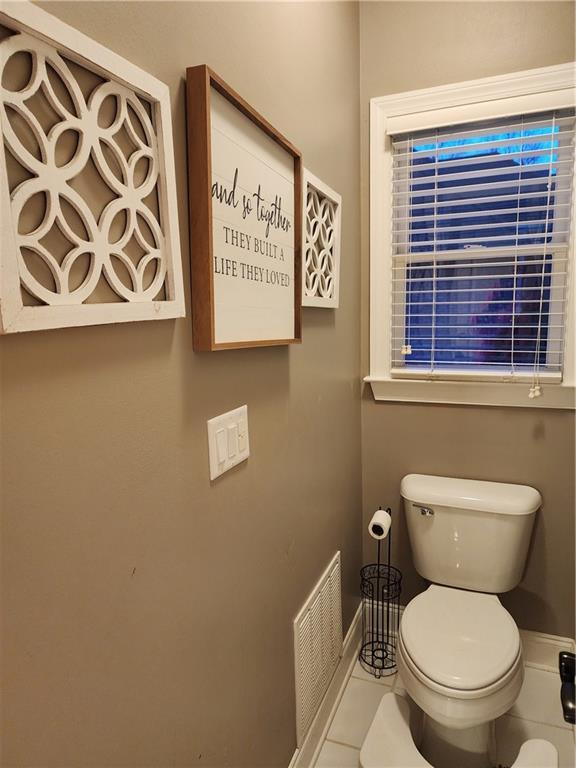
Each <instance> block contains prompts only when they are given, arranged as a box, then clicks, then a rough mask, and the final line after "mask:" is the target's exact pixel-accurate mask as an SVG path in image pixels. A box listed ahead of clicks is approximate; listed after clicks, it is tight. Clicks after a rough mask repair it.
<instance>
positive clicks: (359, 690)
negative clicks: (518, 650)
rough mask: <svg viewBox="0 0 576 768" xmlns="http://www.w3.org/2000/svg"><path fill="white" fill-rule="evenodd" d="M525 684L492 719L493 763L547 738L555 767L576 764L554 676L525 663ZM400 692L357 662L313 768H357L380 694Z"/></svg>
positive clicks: (395, 682)
mask: <svg viewBox="0 0 576 768" xmlns="http://www.w3.org/2000/svg"><path fill="white" fill-rule="evenodd" d="M525 673H526V674H525V678H524V685H523V687H522V691H521V692H520V696H519V698H518V701H517V702H516V704H515V705H514V707H513V708H512V709H511V710H510V712H509V713H508V714H507V715H505V716H504V717H501V718H499V720H498V721H497V723H496V740H497V744H498V761H499V763H501V764H502V765H508V766H509V765H511V764H512V763H513V762H514V760H515V758H516V755H517V754H518V750H519V749H520V745H521V744H522V743H523V742H524V741H526V739H532V738H539V739H547V740H548V741H551V742H552V743H553V744H554V745H555V746H556V748H557V749H558V753H559V755H560V768H575V760H574V729H573V728H572V727H571V726H569V725H568V724H567V723H565V722H564V720H563V719H562V712H561V709H560V703H559V677H558V674H557V673H555V672H552V671H548V670H546V669H542V668H539V665H538V664H535V665H527V666H526V670H525ZM394 690H403V686H402V680H401V679H399V677H398V675H392V676H390V677H383V678H381V679H380V680H376V678H374V677H372V676H371V675H369V674H368V673H367V672H365V671H364V670H363V669H362V667H361V666H360V664H359V663H358V662H356V664H355V666H354V669H353V670H352V675H351V677H350V678H349V679H348V683H347V685H346V688H345V690H344V694H343V696H342V698H341V699H340V703H339V705H338V708H337V710H336V713H335V715H334V718H333V720H332V723H331V724H330V726H329V729H328V733H327V736H326V739H325V741H324V743H323V745H322V750H321V752H320V754H319V756H318V760H317V762H316V766H315V768H358V765H359V763H358V760H359V756H360V747H361V745H362V742H363V740H364V736H365V735H366V732H367V730H368V728H369V727H370V723H371V722H372V718H373V717H374V713H375V712H376V709H377V708H378V704H379V703H380V700H381V698H382V696H383V694H384V693H387V692H389V691H394Z"/></svg>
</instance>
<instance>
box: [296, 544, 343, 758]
mask: <svg viewBox="0 0 576 768" xmlns="http://www.w3.org/2000/svg"><path fill="white" fill-rule="evenodd" d="M341 655H342V596H341V590H340V552H337V553H336V554H335V555H334V557H333V558H332V561H331V562H330V564H329V565H328V567H327V568H326V570H325V571H324V573H323V574H322V576H321V578H320V581H319V582H318V583H317V584H316V586H315V587H314V589H313V590H312V593H311V594H310V596H309V597H308V599H307V600H306V602H305V603H304V605H303V606H302V608H301V610H300V613H299V614H298V616H296V618H295V619H294V659H295V677H296V738H297V742H298V747H300V746H301V745H302V742H303V741H304V737H305V736H306V733H307V732H308V729H309V727H310V725H311V723H312V720H313V719H314V715H315V714H316V712H317V710H318V707H319V705H320V702H321V701H322V697H323V696H324V694H325V693H326V689H327V688H328V684H329V683H330V680H331V679H332V675H333V674H334V670H335V669H336V666H337V664H338V660H339V658H340V656H341Z"/></svg>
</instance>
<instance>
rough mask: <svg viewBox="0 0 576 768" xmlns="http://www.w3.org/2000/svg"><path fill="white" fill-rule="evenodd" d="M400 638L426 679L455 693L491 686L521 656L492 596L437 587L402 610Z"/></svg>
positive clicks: (508, 619)
mask: <svg viewBox="0 0 576 768" xmlns="http://www.w3.org/2000/svg"><path fill="white" fill-rule="evenodd" d="M400 634H401V636H402V642H403V644H404V648H405V649H406V651H407V652H408V654H409V655H410V658H411V659H412V661H413V662H414V664H415V665H416V666H417V667H418V669H420V671H421V672H422V673H423V674H424V675H425V676H426V677H428V678H430V679H431V680H434V681H435V682H436V683H439V684H440V685H445V686H447V687H449V688H454V689H458V690H474V689H477V688H485V687H487V686H489V685H491V684H492V683H494V682H496V681H497V680H499V679H500V678H501V677H502V676H503V675H505V674H506V672H507V671H508V670H509V669H510V668H511V667H512V665H513V664H514V662H515V661H516V658H517V656H518V652H519V650H520V634H519V632H518V627H517V626H516V624H515V622H514V619H513V618H512V616H510V614H509V613H508V611H507V610H506V609H505V608H503V606H502V604H501V603H500V601H499V600H498V598H497V597H496V596H495V595H485V594H483V593H480V592H468V591H466V590H462V589H451V588H450V587H439V586H437V585H432V586H431V587H429V588H428V589H427V590H426V592H423V593H422V594H420V595H418V596H417V597H415V598H414V599H413V600H412V601H411V602H410V603H409V604H408V605H407V606H406V608H405V610H404V614H403V616H402V622H401V624H400Z"/></svg>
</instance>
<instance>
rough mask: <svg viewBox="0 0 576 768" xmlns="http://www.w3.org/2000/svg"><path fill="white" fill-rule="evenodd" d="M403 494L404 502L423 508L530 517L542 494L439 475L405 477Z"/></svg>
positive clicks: (525, 487)
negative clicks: (435, 507)
mask: <svg viewBox="0 0 576 768" xmlns="http://www.w3.org/2000/svg"><path fill="white" fill-rule="evenodd" d="M400 493H401V494H402V497H403V498H404V499H407V500H408V501H412V502H415V503H419V504H422V505H430V506H433V505H435V504H436V505H438V506H441V507H455V508H457V509H470V510H475V511H477V512H493V513H496V514H502V515H531V514H532V513H533V512H535V511H536V510H537V509H538V508H539V507H540V505H541V504H542V496H541V495H540V493H539V491H537V490H536V488H532V487H530V486H529V485H514V484H512V483H493V482H489V481H486V480H463V479H459V478H455V477H437V476H436V475H406V476H405V477H403V478H402V482H401V483H400Z"/></svg>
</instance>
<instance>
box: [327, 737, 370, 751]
mask: <svg viewBox="0 0 576 768" xmlns="http://www.w3.org/2000/svg"><path fill="white" fill-rule="evenodd" d="M327 741H330V742H331V743H332V744H338V746H339V747H348V749H355V750H356V751H357V752H360V750H361V748H362V745H360V746H359V747H357V746H356V745H355V744H350V743H348V742H347V741H337V740H336V739H324V741H323V742H322V746H324V744H326V742H327Z"/></svg>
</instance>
